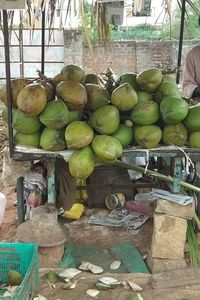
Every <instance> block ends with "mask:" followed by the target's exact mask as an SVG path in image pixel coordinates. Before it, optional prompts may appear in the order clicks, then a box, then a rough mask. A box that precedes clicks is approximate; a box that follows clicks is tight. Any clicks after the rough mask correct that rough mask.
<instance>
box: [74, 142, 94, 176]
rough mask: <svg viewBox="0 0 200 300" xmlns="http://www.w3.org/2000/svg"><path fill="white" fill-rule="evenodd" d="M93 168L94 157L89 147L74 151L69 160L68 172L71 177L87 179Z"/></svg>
mask: <svg viewBox="0 0 200 300" xmlns="http://www.w3.org/2000/svg"><path fill="white" fill-rule="evenodd" d="M94 168H95V156H94V152H93V151H92V148H91V147H90V146H86V147H84V148H82V149H79V150H75V151H74V152H73V153H72V155H71V156H70V158H69V171H70V174H71V175H72V176H73V177H76V178H87V177H89V176H90V175H91V174H92V172H93V170H94Z"/></svg>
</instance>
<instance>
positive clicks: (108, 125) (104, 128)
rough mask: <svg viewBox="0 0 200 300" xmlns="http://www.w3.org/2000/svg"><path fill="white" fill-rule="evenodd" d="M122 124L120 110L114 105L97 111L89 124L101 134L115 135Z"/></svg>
mask: <svg viewBox="0 0 200 300" xmlns="http://www.w3.org/2000/svg"><path fill="white" fill-rule="evenodd" d="M119 123H120V115H119V110H118V109H117V108H116V107H115V106H112V105H107V106H103V107H100V108H98V109H97V110H95V111H94V112H93V113H92V115H91V116H90V119H89V124H90V125H91V126H92V128H94V129H95V130H96V131H97V132H99V133H101V134H112V133H114V132H115V131H116V130H117V128H118V126H119Z"/></svg>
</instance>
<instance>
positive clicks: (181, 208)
mask: <svg viewBox="0 0 200 300" xmlns="http://www.w3.org/2000/svg"><path fill="white" fill-rule="evenodd" d="M151 206H152V208H153V212H155V213H160V214H167V215H169V216H174V217H180V218H184V219H188V220H191V219H192V218H193V216H194V213H195V204H194V201H193V203H191V204H188V205H180V204H177V203H173V202H170V201H167V200H163V199H157V200H155V201H153V202H152V203H151Z"/></svg>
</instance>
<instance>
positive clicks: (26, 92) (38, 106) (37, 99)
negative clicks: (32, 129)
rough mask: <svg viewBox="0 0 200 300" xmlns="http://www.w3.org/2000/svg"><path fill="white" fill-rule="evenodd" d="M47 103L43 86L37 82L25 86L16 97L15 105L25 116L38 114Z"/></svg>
mask: <svg viewBox="0 0 200 300" xmlns="http://www.w3.org/2000/svg"><path fill="white" fill-rule="evenodd" d="M46 103H47V93H46V90H45V88H44V87H43V86H42V85H41V84H39V83H32V84H29V85H27V86H25V87H24V88H23V89H22V90H21V91H20V92H19V95H18V97H17V105H18V107H19V109H20V110H21V111H23V112H24V113H25V114H26V115H27V116H37V115H39V114H40V113H41V112H42V111H43V109H44V107H45V105H46Z"/></svg>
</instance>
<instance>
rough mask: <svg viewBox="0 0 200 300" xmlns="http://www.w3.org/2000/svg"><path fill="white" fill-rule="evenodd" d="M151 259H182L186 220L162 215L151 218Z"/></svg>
mask: <svg viewBox="0 0 200 300" xmlns="http://www.w3.org/2000/svg"><path fill="white" fill-rule="evenodd" d="M153 220H154V224H153V235H152V243H151V253H152V257H155V258H169V259H181V258H183V257H184V247H185V241H186V230H187V220H186V219H183V218H179V217H173V216H168V215H164V214H155V215H154V217H153Z"/></svg>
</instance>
